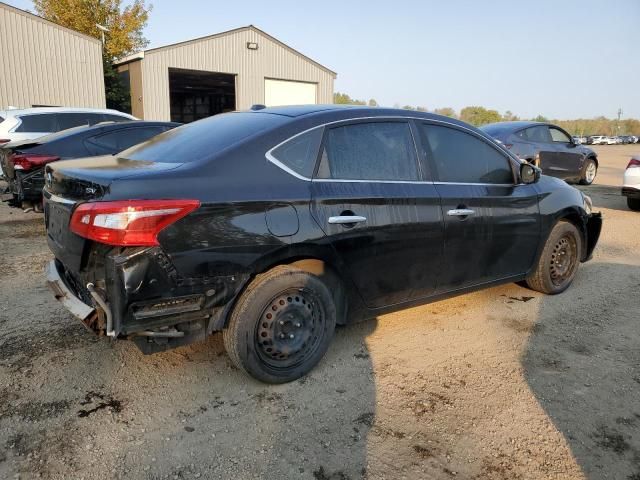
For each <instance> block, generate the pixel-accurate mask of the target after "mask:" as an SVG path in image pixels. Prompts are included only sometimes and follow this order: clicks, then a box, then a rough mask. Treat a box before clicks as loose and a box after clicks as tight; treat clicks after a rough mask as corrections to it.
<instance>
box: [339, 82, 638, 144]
mask: <svg viewBox="0 0 640 480" xmlns="http://www.w3.org/2000/svg"><path fill="white" fill-rule="evenodd" d="M333 103H337V104H343V105H369V106H370V107H377V106H378V102H377V101H376V100H375V99H373V98H372V99H370V100H368V101H365V100H358V99H353V98H351V97H350V96H349V95H347V94H346V93H340V92H336V93H335V94H334V96H333ZM393 107H394V108H403V109H405V110H415V111H419V112H428V111H429V112H432V113H436V114H438V115H444V116H446V117H451V118H457V119H459V120H462V121H464V122H467V123H470V124H472V125H476V126H480V125H486V124H487V123H495V122H510V121H515V120H532V121H535V122H550V123H553V124H555V125H558V126H559V127H561V128H564V129H565V130H566V131H567V132H569V133H570V134H571V135H577V136H585V135H638V136H640V120H637V119H634V118H627V119H623V120H617V119H611V118H606V117H604V116H600V117H596V118H578V119H575V120H554V119H549V118H547V117H544V116H542V115H538V116H537V117H535V118H520V117H518V116H517V115H515V114H514V113H513V112H511V111H509V110H507V111H506V112H504V113H500V112H498V111H497V110H492V109H488V108H485V107H480V106H469V107H464V108H463V109H462V110H460V111H459V112H457V111H456V110H454V109H453V108H450V107H442V108H435V109H433V110H429V109H427V108H426V107H422V106H415V107H414V106H412V105H404V106H402V107H401V106H400V105H399V104H395V105H394V106H393Z"/></svg>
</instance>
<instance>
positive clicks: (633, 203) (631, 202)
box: [627, 197, 640, 212]
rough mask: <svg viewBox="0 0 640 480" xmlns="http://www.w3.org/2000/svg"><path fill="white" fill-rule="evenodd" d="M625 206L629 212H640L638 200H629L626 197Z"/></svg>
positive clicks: (639, 200)
mask: <svg viewBox="0 0 640 480" xmlns="http://www.w3.org/2000/svg"><path fill="white" fill-rule="evenodd" d="M627 206H628V207H629V208H630V209H631V210H635V211H636V212H637V211H640V198H629V197H627Z"/></svg>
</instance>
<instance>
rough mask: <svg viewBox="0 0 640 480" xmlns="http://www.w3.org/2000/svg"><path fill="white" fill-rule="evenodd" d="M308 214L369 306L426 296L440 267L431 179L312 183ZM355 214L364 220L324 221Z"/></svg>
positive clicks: (439, 218)
mask: <svg viewBox="0 0 640 480" xmlns="http://www.w3.org/2000/svg"><path fill="white" fill-rule="evenodd" d="M311 190H312V202H311V214H312V215H313V217H314V219H315V220H316V221H317V222H318V225H319V226H320V228H322V230H323V231H324V232H325V234H326V235H327V241H328V242H329V243H330V244H331V245H332V247H333V248H334V249H335V251H336V253H337V254H338V256H339V258H340V259H341V261H342V262H343V266H344V268H345V269H346V271H347V272H348V274H349V276H350V277H351V279H352V281H353V283H354V284H355V286H356V288H357V290H358V292H359V293H360V295H361V296H362V299H363V300H364V302H365V304H366V305H367V307H369V308H377V307H383V306H387V305H392V304H396V303H401V302H404V301H407V300H412V299H416V298H422V297H426V296H428V295H430V294H432V293H433V292H434V291H435V288H436V279H437V277H438V276H439V274H440V272H441V268H442V253H443V233H442V215H441V210H440V199H439V197H438V194H437V192H436V190H435V188H434V185H433V184H431V183H378V182H333V181H319V180H315V181H313V182H312V188H311ZM346 215H356V216H360V217H365V218H366V220H365V221H361V222H358V223H353V224H344V223H330V222H329V219H330V218H331V217H339V216H346Z"/></svg>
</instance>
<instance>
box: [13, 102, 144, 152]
mask: <svg viewBox="0 0 640 480" xmlns="http://www.w3.org/2000/svg"><path fill="white" fill-rule="evenodd" d="M128 120H136V118H135V117H133V116H131V115H129V114H127V113H122V112H118V111H117V110H109V109H106V108H103V109H98V108H68V107H39V108H24V109H12V110H0V144H2V143H8V142H14V141H16V140H31V139H34V138H38V137H42V136H43V135H47V134H49V133H54V132H59V131H60V130H66V129H67V128H72V127H80V126H84V125H95V124H96V123H100V122H126V121H128Z"/></svg>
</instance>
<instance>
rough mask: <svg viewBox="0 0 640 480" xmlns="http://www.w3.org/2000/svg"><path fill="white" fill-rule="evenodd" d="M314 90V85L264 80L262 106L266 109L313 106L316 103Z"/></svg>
mask: <svg viewBox="0 0 640 480" xmlns="http://www.w3.org/2000/svg"><path fill="white" fill-rule="evenodd" d="M316 88H317V85H316V84H315V83H304V82H291V81H289V80H273V79H270V78H265V80H264V104H265V105H266V106H267V107H274V106H277V105H309V104H314V103H316Z"/></svg>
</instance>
